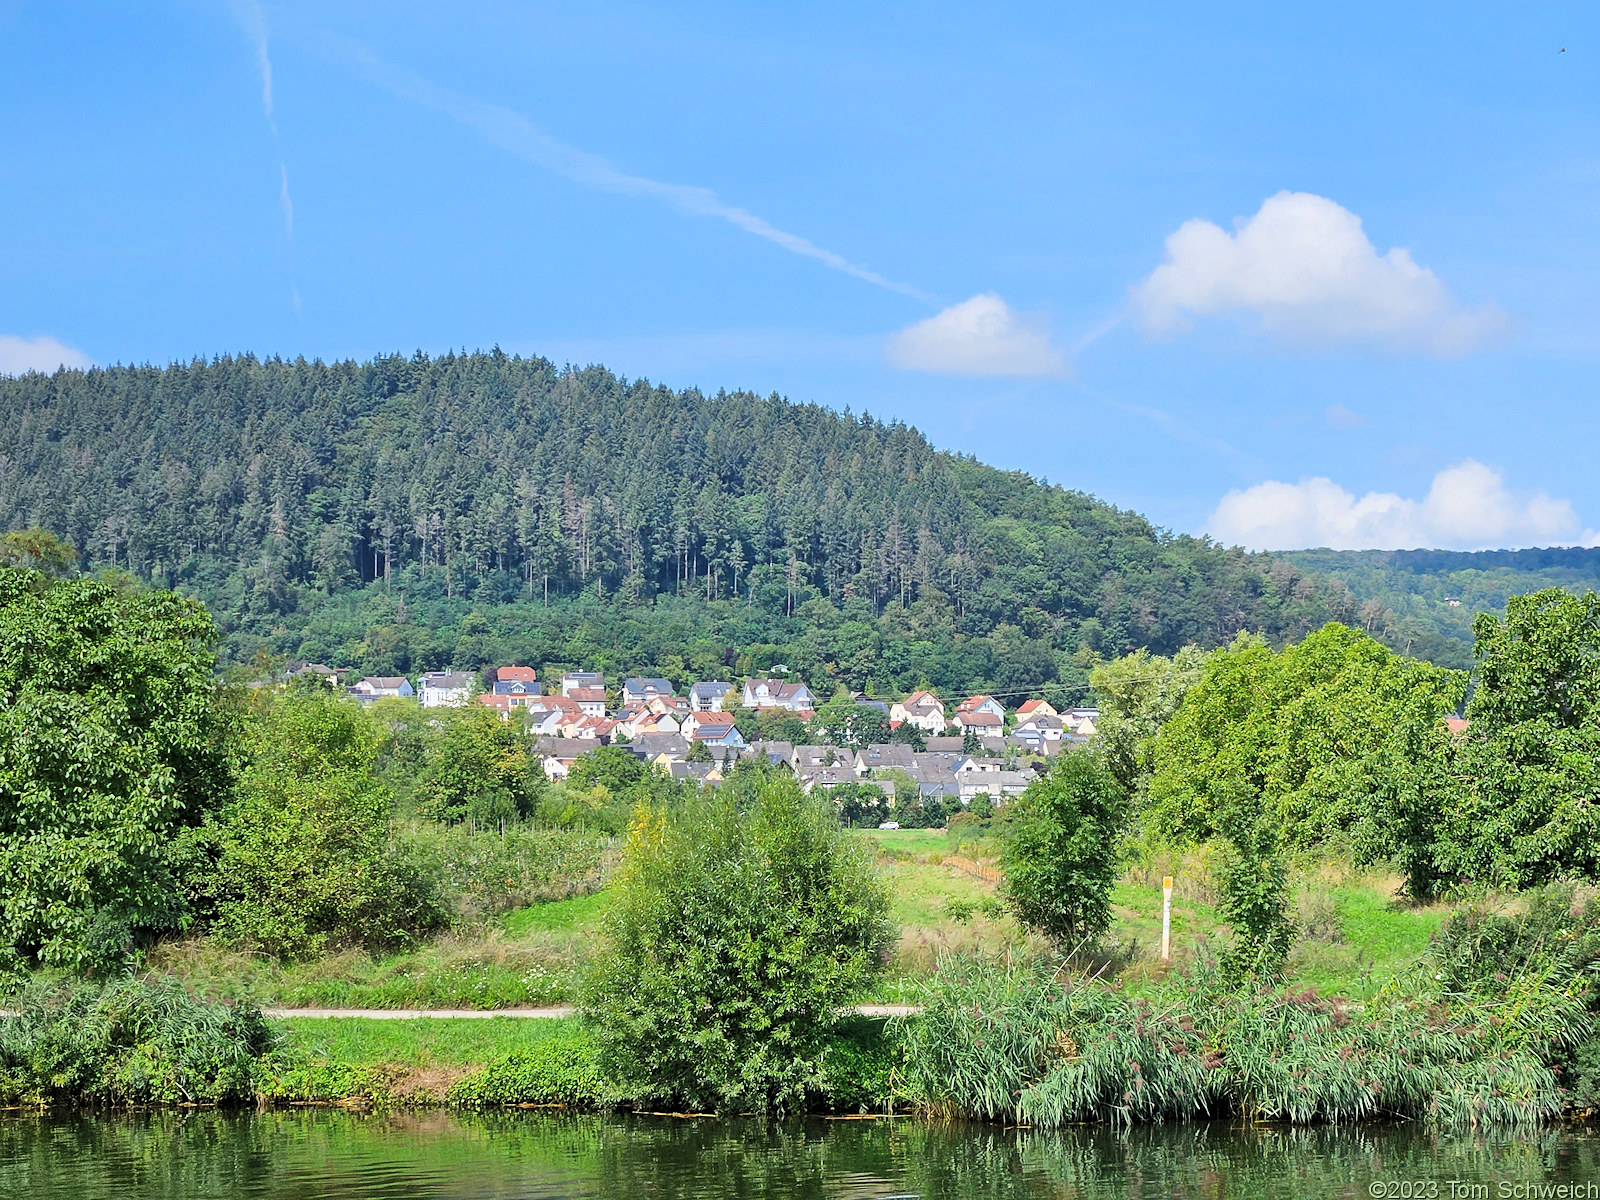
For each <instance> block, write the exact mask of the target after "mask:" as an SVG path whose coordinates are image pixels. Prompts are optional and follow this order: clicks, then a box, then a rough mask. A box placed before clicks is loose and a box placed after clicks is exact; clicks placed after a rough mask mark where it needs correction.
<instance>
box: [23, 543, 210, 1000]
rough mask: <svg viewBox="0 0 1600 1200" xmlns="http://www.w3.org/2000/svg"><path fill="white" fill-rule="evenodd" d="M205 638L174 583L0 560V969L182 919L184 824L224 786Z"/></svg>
mask: <svg viewBox="0 0 1600 1200" xmlns="http://www.w3.org/2000/svg"><path fill="white" fill-rule="evenodd" d="M215 637H216V630H215V628H214V627H213V626H212V623H211V618H210V617H209V616H207V615H206V611H205V609H204V607H202V606H201V605H200V604H198V603H197V602H195V601H193V600H185V599H183V598H181V597H179V596H175V595H173V594H172V593H171V592H160V591H144V590H141V589H139V588H137V587H120V586H117V585H115V584H113V583H109V582H102V581H99V580H88V579H72V580H65V581H62V582H58V583H53V584H50V583H48V582H47V581H45V580H44V577H43V576H41V575H38V574H35V573H30V572H20V571H14V570H9V569H3V568H0V835H3V836H0V894H3V895H4V897H5V903H4V905H3V906H0V970H18V969H23V968H26V967H31V966H35V965H40V964H43V965H46V966H61V967H70V968H74V969H82V968H99V969H106V968H109V967H111V966H113V965H114V964H116V963H119V962H121V961H123V960H124V959H126V957H127V956H128V954H129V952H130V951H131V950H132V949H133V945H134V941H135V939H136V937H137V936H138V935H139V934H140V933H141V932H142V931H145V930H153V929H155V930H159V929H170V928H174V927H177V926H180V925H182V924H183V923H184V922H185V921H186V920H187V919H188V915H189V914H188V913H187V911H186V909H185V905H184V895H183V889H182V887H181V884H180V877H181V874H182V869H181V863H180V860H181V859H182V858H183V850H184V848H185V847H186V845H187V840H186V838H185V836H184V831H185V830H187V829H188V828H190V827H192V826H194V825H196V824H197V823H198V822H200V821H201V820H202V819H203V817H204V816H205V814H206V812H207V810H208V809H209V808H211V807H212V806H213V805H215V804H216V803H217V801H218V800H219V799H220V798H221V797H223V796H225V795H226V794H227V791H228V783H229V781H228V774H227V770H226V765H227V764H226V755H225V752H224V750H223V747H222V743H221V737H220V734H221V731H222V728H223V722H222V721H221V720H220V719H219V709H218V707H217V705H216V702H215V683H214V681H213V678H212V672H213V669H214V666H215V655H214V654H213V652H212V650H211V643H212V641H213V640H214V639H215Z"/></svg>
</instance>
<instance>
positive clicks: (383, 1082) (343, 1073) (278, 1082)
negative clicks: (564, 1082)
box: [257, 1017, 590, 1104]
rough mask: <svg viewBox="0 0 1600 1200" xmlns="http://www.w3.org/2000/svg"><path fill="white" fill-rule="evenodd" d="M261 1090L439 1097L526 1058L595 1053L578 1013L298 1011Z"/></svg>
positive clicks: (376, 1098)
mask: <svg viewBox="0 0 1600 1200" xmlns="http://www.w3.org/2000/svg"><path fill="white" fill-rule="evenodd" d="M281 1025H282V1027H283V1030H284V1038H283V1041H282V1042H281V1043H280V1044H279V1045H278V1047H277V1048H276V1049H275V1050H274V1051H273V1052H272V1053H271V1054H270V1055H269V1056H268V1060H267V1062H266V1064H265V1066H264V1069H263V1071H262V1077H261V1078H260V1079H258V1085H257V1086H258V1090H259V1091H260V1092H261V1094H262V1095H263V1096H265V1097H266V1098H267V1099H269V1100H277V1101H289V1102H293V1101H302V1102H304V1101H323V1102H340V1101H344V1102H349V1101H366V1102H371V1103H377V1104H383V1103H401V1102H421V1103H438V1102H440V1101H444V1100H446V1099H447V1098H448V1095H449V1091H450V1089H451V1088H452V1087H454V1086H455V1085H456V1084H458V1083H461V1082H462V1081H463V1080H466V1079H470V1078H471V1077H473V1076H474V1075H477V1074H480V1073H482V1072H483V1071H485V1070H488V1069H491V1068H497V1067H501V1066H503V1064H506V1063H515V1062H519V1061H528V1060H531V1061H539V1060H541V1059H544V1060H549V1061H552V1062H558V1061H561V1060H563V1059H572V1058H573V1057H574V1054H575V1053H576V1055H577V1057H579V1058H581V1057H582V1056H583V1055H584V1054H588V1053H590V1052H589V1051H588V1050H587V1045H588V1042H587V1038H586V1037H585V1035H584V1033H583V1030H582V1027H581V1025H580V1024H579V1022H578V1021H577V1020H576V1019H575V1018H564V1019H563V1018H558V1019H551V1020H539V1021H529V1020H523V1019H518V1018H513V1017H504V1018H498V1019H497V1018H490V1019H488V1020H471V1019H451V1018H447V1017H445V1018H424V1019H419V1020H411V1021H388V1020H372V1019H370V1018H364V1017H337V1018H318V1017H291V1018H288V1019H286V1020H284V1021H282V1022H281Z"/></svg>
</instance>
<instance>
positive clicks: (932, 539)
mask: <svg viewBox="0 0 1600 1200" xmlns="http://www.w3.org/2000/svg"><path fill="white" fill-rule="evenodd" d="M34 525H39V526H43V527H45V528H48V529H50V530H52V531H54V532H55V533H57V534H58V535H60V536H62V537H65V538H68V539H70V540H71V541H72V542H73V543H74V544H75V545H76V547H77V548H78V550H79V552H80V553H81V555H82V556H83V565H84V566H85V567H86V568H91V569H92V568H95V567H97V566H110V565H115V566H117V567H119V568H122V569H125V570H129V571H132V572H133V573H135V574H137V575H139V576H141V577H143V578H145V579H149V580H152V581H154V582H157V583H162V584H167V585H170V586H175V587H178V588H180V589H182V590H186V591H191V592H193V593H196V594H198V595H200V596H202V597H203V598H204V599H205V600H206V601H207V603H208V604H209V605H210V606H211V608H212V611H213V612H214V614H215V615H216V617H217V620H218V623H219V625H220V626H221V628H222V629H223V631H224V635H225V643H224V646H225V651H226V653H227V654H228V655H229V656H230V657H232V658H233V659H235V660H239V659H243V658H248V657H250V656H252V655H254V654H256V653H257V652H259V651H261V650H263V649H264V650H268V651H270V652H272V653H275V654H280V655H285V656H291V657H305V658H313V659H325V660H327V661H329V662H333V663H337V664H338V665H341V666H352V667H362V668H365V669H367V670H372V671H379V670H416V669H420V668H423V667H430V666H441V665H445V664H450V663H453V664H454V665H456V666H460V667H470V666H474V665H477V660H489V659H493V658H499V659H502V660H504V659H508V658H517V659H521V660H523V661H533V662H544V663H557V662H569V661H576V660H578V659H588V660H590V661H596V662H599V663H601V664H602V665H604V663H605V662H606V660H610V665H611V666H612V667H613V668H615V669H627V668H636V667H645V666H652V665H654V666H656V667H657V668H658V669H667V668H665V667H663V666H662V664H661V662H660V661H656V662H654V663H652V662H651V661H649V660H650V659H652V658H653V659H656V660H660V659H663V658H666V659H671V660H672V663H676V662H677V661H678V660H681V661H682V664H683V665H682V668H681V669H682V670H684V671H687V672H690V673H693V672H697V671H703V670H706V669H708V668H711V667H717V666H721V667H722V668H723V669H731V668H734V667H736V666H738V665H739V662H738V655H739V654H741V653H743V654H745V655H746V656H747V657H748V659H749V662H748V664H746V665H749V666H751V667H753V668H760V667H763V666H766V665H769V664H770V663H771V662H773V661H785V662H788V663H789V664H790V665H791V666H792V667H794V668H795V669H796V670H799V671H806V672H809V673H810V674H811V676H812V677H813V679H814V681H815V682H817V683H820V684H827V683H829V682H843V683H847V684H851V685H855V686H861V685H863V684H865V683H867V682H868V681H869V680H871V681H873V682H875V683H876V684H877V686H879V687H882V688H889V687H906V686H911V685H915V684H917V683H920V682H923V681H924V680H926V681H928V682H932V683H935V684H939V685H942V686H946V687H951V688H964V687H969V686H978V685H983V686H988V687H994V688H1000V687H1007V686H1009V687H1018V688H1022V687H1031V686H1036V685H1039V684H1044V683H1048V682H1050V681H1059V682H1060V683H1062V684H1063V685H1066V686H1069V687H1070V686H1075V685H1077V684H1078V683H1081V680H1082V670H1081V667H1082V664H1083V661H1084V659H1085V655H1086V653H1087V652H1088V651H1091V650H1092V651H1098V652H1102V653H1107V654H1114V653H1119V652H1122V651H1125V650H1127V649H1128V648H1130V647H1137V646H1148V647H1150V648H1152V649H1155V650H1159V651H1170V650H1173V649H1175V648H1177V647H1178V646H1181V645H1183V644H1185V643H1187V642H1190V641H1196V642H1200V643H1202V644H1204V645H1214V644H1217V643H1219V642H1222V641H1225V640H1227V639H1229V638H1231V637H1232V636H1233V635H1234V634H1235V633H1236V632H1238V631H1239V630H1241V629H1256V630H1261V631H1264V632H1265V633H1267V634H1268V635H1269V636H1270V637H1272V638H1273V639H1275V640H1283V639H1286V638H1292V637H1297V636H1299V635H1301V634H1303V633H1304V632H1306V631H1307V630H1310V629H1313V628H1316V627H1318V626H1320V625H1321V624H1322V623H1323V622H1325V621H1326V620H1328V619H1330V618H1345V619H1348V618H1350V617H1351V616H1352V615H1353V614H1354V612H1355V602H1354V600H1353V599H1352V597H1351V596H1350V595H1349V594H1348V592H1347V591H1346V590H1345V589H1344V588H1343V587H1342V586H1341V585H1338V584H1333V585H1331V586H1330V585H1328V584H1327V583H1325V582H1324V581H1322V580H1321V579H1320V578H1318V577H1315V576H1314V575H1312V574H1310V573H1308V572H1305V571H1303V570H1301V569H1300V568H1297V567H1295V566H1293V565H1292V564H1290V563H1288V562H1285V561H1283V560H1281V559H1272V558H1267V557H1264V556H1250V555H1246V554H1243V553H1241V552H1239V551H1230V550H1224V549H1221V548H1219V547H1217V546H1214V545H1212V544H1210V543H1209V542H1207V541H1204V540H1197V539H1194V538H1190V537H1186V536H1172V535H1170V534H1167V533H1165V532H1163V531H1161V530H1158V529H1156V528H1154V527H1152V526H1151V524H1150V523H1149V522H1148V521H1146V520H1145V519H1144V518H1143V517H1140V516H1138V515H1137V514H1134V513H1130V512H1125V511H1122V510H1119V509H1116V508H1113V507H1111V506H1109V505H1106V504H1103V503H1101V502H1099V501H1097V500H1094V499H1093V498H1091V497H1089V496H1087V495H1085V494H1083V493H1081V492H1075V491H1069V490H1065V489H1062V488H1059V487H1052V486H1046V485H1043V484H1040V483H1038V482H1036V481H1035V480H1033V479H1031V478H1029V477H1027V476H1025V475H1022V474H1019V473H1015V472H1004V471H999V470H996V469H994V468H991V467H987V466H984V465H982V464H980V463H978V462H976V461H974V460H972V459H970V458H963V457H960V456H956V455H951V454H948V453H943V452H940V451H936V450H935V449H934V448H933V447H932V446H931V445H930V444H929V442H928V441H927V439H926V438H925V437H923V436H922V434H920V433H919V432H917V431H916V430H915V429H913V428H910V427H908V426H906V425H903V424H900V423H897V422H888V423H885V422H882V421H878V420H874V419H871V418H869V417H865V416H862V417H855V416H852V415H850V414H849V413H843V414H841V413H838V412H834V411H831V410H828V409H825V408H822V407H819V406H817V405H808V404H805V405H803V404H791V403H788V402H787V401H785V400H783V399H781V398H779V397H777V396H776V395H774V396H769V397H765V398H763V397H759V396H755V395H751V394H748V393H733V394H726V393H722V394H717V395H715V396H708V395H702V394H700V393H698V392H694V391H688V392H674V391H671V390H668V389H666V388H663V387H656V386H652V385H651V384H649V383H647V382H645V381H633V382H629V381H626V380H623V379H620V378H618V377H617V376H615V375H613V374H611V373H610V372H608V371H606V370H603V369H601V368H598V367H590V368H587V369H583V370H575V369H561V368H558V367H556V366H555V365H553V364H552V363H550V362H548V361H545V360H543V359H521V358H512V357H507V356H506V355H504V354H502V353H500V352H498V351H496V352H493V353H478V354H470V355H446V356H444V357H441V358H432V359H430V358H427V357H425V356H422V355H420V354H419V355H417V356H415V357H412V358H405V357H403V356H395V357H388V358H380V359H377V360H374V361H372V362H369V363H354V362H339V363H330V364H324V363H320V362H315V363H310V362H305V361H303V360H297V361H294V362H283V361H279V360H269V361H258V360H257V359H255V358H252V357H243V358H221V359H217V360H214V361H210V362H204V361H196V362H193V363H190V364H179V365H174V366H169V367H166V368H154V367H132V368H124V367H116V368H111V369H107V370H100V369H95V370H90V371H60V372H57V373H56V374H54V375H52V376H43V375H37V374H33V375H26V376H23V377H21V378H16V379H0V528H12V529H15V528H22V527H28V526H34ZM674 656H676V658H674ZM670 665H672V664H671V663H669V666H670Z"/></svg>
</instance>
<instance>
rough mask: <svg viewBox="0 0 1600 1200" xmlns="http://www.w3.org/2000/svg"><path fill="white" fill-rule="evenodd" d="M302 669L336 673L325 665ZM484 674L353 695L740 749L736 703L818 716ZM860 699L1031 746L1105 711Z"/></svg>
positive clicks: (569, 729)
mask: <svg viewBox="0 0 1600 1200" xmlns="http://www.w3.org/2000/svg"><path fill="white" fill-rule="evenodd" d="M304 671H309V672H312V673H316V674H319V675H320V674H323V673H326V675H327V676H331V677H333V678H335V679H336V675H335V673H333V672H332V671H331V670H330V669H329V668H327V667H323V666H321V665H320V664H308V666H307V667H306V668H303V672H304ZM476 682H477V681H476V677H474V676H473V675H471V674H469V673H467V672H465V671H429V672H426V673H424V674H423V675H422V676H421V678H420V679H419V680H418V686H417V687H416V688H415V689H413V687H412V685H411V681H410V680H408V679H405V678H401V677H398V676H396V677H382V676H368V677H366V678H364V679H361V680H359V681H358V682H357V683H356V684H355V685H354V686H353V687H352V688H351V689H350V693H351V695H353V696H355V697H356V699H358V700H360V701H362V702H363V703H370V702H372V701H374V700H378V699H383V698H386V697H412V696H414V697H415V698H416V699H417V702H418V703H419V704H421V706H422V707H424V708H444V707H460V706H463V705H466V704H468V703H472V702H476V703H479V704H483V705H486V706H487V707H490V708H493V709H495V710H497V711H498V712H500V713H501V714H502V715H503V716H505V717H506V718H507V719H509V718H510V717H511V715H512V714H514V713H520V714H522V715H524V716H525V718H526V719H527V720H528V722H529V724H530V726H531V727H532V730H533V732H534V734H535V735H536V736H557V737H579V738H581V737H595V738H603V739H605V740H610V739H611V738H612V737H613V736H614V735H615V733H616V731H618V730H621V731H622V733H623V734H624V735H626V736H627V737H628V738H635V737H639V736H641V735H644V734H651V733H670V734H682V735H683V736H685V737H687V738H692V739H694V740H699V741H705V742H708V743H711V744H713V745H717V746H725V747H726V746H740V745H743V739H742V738H741V737H740V735H739V733H738V730H737V729H736V728H734V727H733V720H732V718H731V716H729V715H728V713H729V710H731V709H732V708H735V707H737V708H746V709H758V710H759V709H768V710H773V709H776V710H782V711H785V712H788V713H792V714H794V715H795V716H796V717H798V718H800V719H801V720H809V719H810V718H811V717H812V716H814V715H815V711H816V697H815V696H814V695H813V693H812V692H811V689H810V688H808V687H807V686H806V685H805V684H803V683H799V682H794V681H789V680H782V679H771V678H768V679H749V680H746V681H745V682H744V683H743V684H741V685H738V686H736V685H734V684H733V683H730V682H726V681H721V680H706V681H703V682H700V683H696V684H694V685H692V686H691V687H690V688H689V690H688V694H687V695H685V696H679V695H678V694H677V689H676V688H675V687H674V686H673V684H672V683H671V681H670V680H666V679H657V678H650V677H646V676H634V677H631V678H628V679H625V680H624V681H623V683H622V686H621V688H620V690H619V692H618V699H617V704H616V707H615V708H614V709H611V708H609V707H608V706H609V705H610V693H608V691H607V689H606V679H605V676H604V675H603V674H601V673H600V672H597V671H569V672H567V673H566V674H565V675H563V676H562V677H561V679H560V683H559V687H557V688H555V689H553V690H552V691H551V692H550V693H548V694H546V692H545V689H544V684H543V683H541V682H540V680H539V678H538V674H537V672H536V671H535V670H534V669H533V668H532V667H523V666H507V667H500V668H498V669H497V670H496V671H495V672H494V677H493V680H492V684H491V686H490V687H489V688H488V689H486V690H483V691H477V692H476V694H475V686H476ZM856 701H857V703H860V704H865V705H868V706H870V707H873V708H876V709H878V710H880V711H881V712H883V714H884V715H885V717H886V718H887V720H888V725H889V728H890V729H891V730H894V729H898V728H900V727H901V726H903V725H909V726H910V727H912V728H914V729H916V730H918V731H919V732H920V733H921V734H922V735H924V736H925V737H942V736H945V735H947V734H948V735H953V736H955V737H957V738H960V739H963V740H966V739H969V738H972V737H976V738H978V739H980V740H983V739H990V738H1003V739H1005V740H1006V741H1007V742H1009V743H1010V744H1012V745H1015V746H1018V747H1020V748H1021V749H1023V750H1026V751H1029V752H1033V753H1042V752H1048V749H1049V748H1050V747H1052V746H1054V745H1055V744H1057V743H1061V742H1063V741H1065V742H1068V743H1071V742H1074V741H1081V740H1083V739H1087V738H1089V737H1092V736H1093V735H1094V732H1095V722H1096V721H1097V720H1098V718H1099V712H1098V710H1096V709H1093V708H1068V709H1057V708H1055V707H1054V706H1052V705H1051V704H1050V703H1049V702H1048V701H1046V700H1043V699H1038V698H1032V699H1029V700H1026V701H1024V702H1023V704H1022V705H1021V706H1020V707H1019V708H1018V709H1017V710H1016V712H1015V713H1008V712H1007V710H1006V707H1005V705H1004V704H1002V703H1001V701H1000V700H999V699H997V698H996V697H994V696H990V695H981V694H980V695H975V696H969V697H967V698H966V699H965V700H963V701H961V702H960V703H959V704H957V705H956V706H955V709H954V711H951V710H949V709H948V708H947V707H946V706H945V703H944V701H942V700H941V699H939V697H938V696H936V695H935V694H934V693H933V692H931V691H928V690H925V689H924V690H919V691H916V692H913V693H912V694H911V695H909V696H907V697H906V698H905V699H904V700H897V701H894V702H893V703H892V704H889V703H886V702H884V701H881V700H873V699H871V698H869V697H866V696H860V695H858V696H857V697H856Z"/></svg>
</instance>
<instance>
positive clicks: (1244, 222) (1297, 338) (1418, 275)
mask: <svg viewBox="0 0 1600 1200" xmlns="http://www.w3.org/2000/svg"><path fill="white" fill-rule="evenodd" d="M1133 300H1134V304H1135V306H1136V307H1137V308H1138V309H1139V310H1140V312H1141V315H1142V316H1143V318H1144V323H1145V326H1146V327H1147V328H1148V329H1149V330H1151V331H1152V332H1154V333H1158V334H1159V333H1174V332H1180V331H1182V330H1185V329H1188V328H1189V326H1190V323H1191V319H1192V318H1194V317H1211V316H1224V315H1230V314H1231V315H1250V316H1254V317H1256V318H1258V319H1259V321H1260V328H1261V330H1262V331H1263V332H1266V333H1270V334H1274V335H1276V336H1279V337H1282V338H1284V339H1285V340H1288V341H1293V342H1301V343H1310V344H1321V345H1338V344H1358V345H1359V344H1364V345H1370V346H1378V347H1380V348H1383V349H1386V350H1391V351H1420V352H1422V353H1425V354H1435V355H1458V354H1465V353H1468V352H1469V351H1472V350H1475V349H1477V348H1478V347H1480V346H1483V345H1485V344H1487V343H1489V342H1491V341H1493V340H1494V339H1496V338H1497V337H1499V336H1500V335H1501V334H1502V333H1504V331H1505V328H1506V324H1507V322H1506V318H1505V315H1504V314H1503V313H1501V312H1500V310H1499V309H1497V308H1495V307H1494V306H1493V305H1489V306H1486V307H1484V308H1480V309H1475V310H1469V309H1466V308H1463V307H1462V305H1461V304H1460V302H1459V301H1458V300H1457V299H1456V298H1455V297H1454V296H1453V295H1451V293H1450V290H1449V289H1448V288H1447V287H1445V285H1444V284H1443V282H1441V281H1440V279H1439V277H1438V276H1437V275H1435V274H1434V273H1433V272H1432V271H1430V270H1428V268H1426V267H1423V266H1419V265H1418V264H1417V262H1416V261H1415V260H1414V259H1413V258H1412V257H1411V252H1410V251H1409V250H1406V249H1403V248H1401V247H1398V246H1397V247H1395V248H1394V249H1392V250H1390V251H1389V252H1388V253H1387V254H1383V255H1380V254H1379V253H1378V251H1377V249H1376V248H1375V247H1374V246H1373V244H1372V242H1371V241H1370V240H1369V239H1368V238H1367V235H1366V232H1365V231H1364V230H1363V229H1362V228H1361V218H1360V217H1358V216H1356V215H1355V213H1353V212H1351V211H1349V210H1348V209H1346V208H1342V207H1340V206H1339V205H1338V204H1335V203H1334V202H1333V201H1332V200H1328V199H1325V198H1323V197H1322V196H1313V195H1311V194H1309V193H1307V192H1279V193H1278V194H1277V195H1276V196H1272V197H1269V198H1268V199H1267V200H1266V202H1265V203H1263V204H1262V205H1261V210H1260V211H1259V212H1257V213H1256V215H1255V216H1253V217H1249V218H1247V219H1241V220H1238V221H1236V222H1235V230H1234V232H1233V233H1231V234H1230V233H1228V232H1227V231H1225V230H1223V229H1222V228H1221V227H1219V226H1217V225H1214V224H1212V223H1211V222H1210V221H1204V220H1200V219H1199V218H1196V219H1195V220H1192V221H1185V222H1184V223H1183V224H1182V225H1181V226H1180V227H1179V228H1178V230H1177V231H1176V232H1175V233H1173V234H1172V235H1171V236H1170V237H1168V238H1167V259H1166V261H1165V262H1164V263H1162V264H1161V265H1160V266H1159V267H1157V268H1156V269H1155V271H1154V272H1152V273H1151V275H1150V277H1149V278H1148V279H1146V280H1145V281H1144V282H1143V283H1141V284H1139V285H1138V286H1137V287H1136V288H1134V289H1133Z"/></svg>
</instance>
